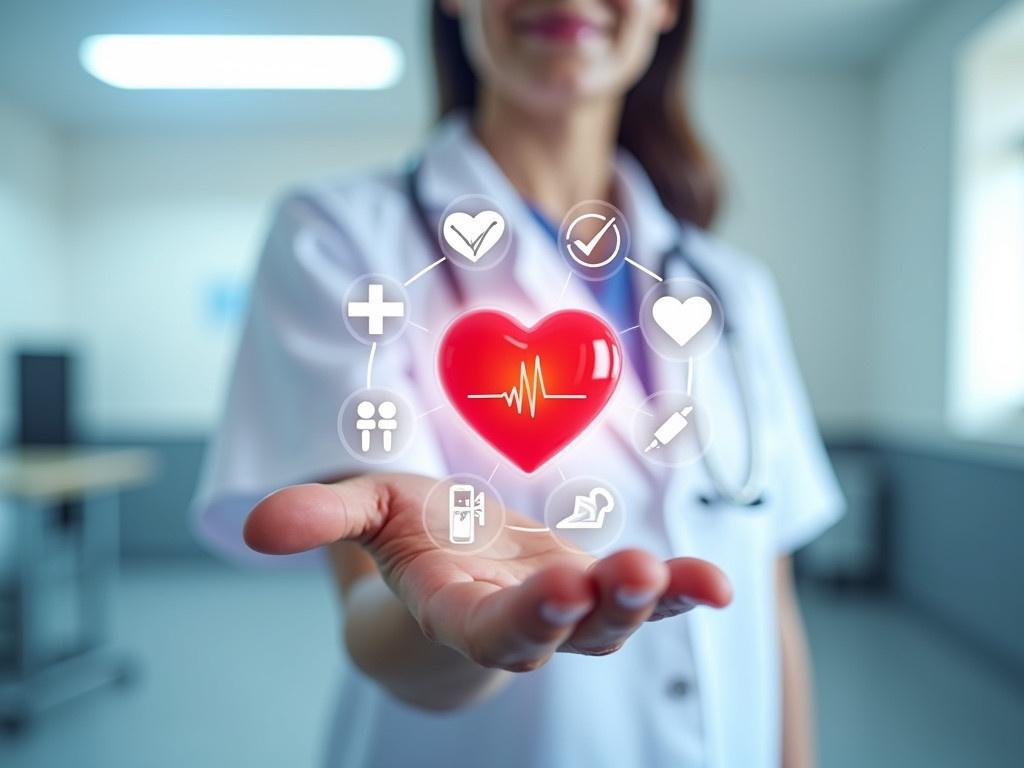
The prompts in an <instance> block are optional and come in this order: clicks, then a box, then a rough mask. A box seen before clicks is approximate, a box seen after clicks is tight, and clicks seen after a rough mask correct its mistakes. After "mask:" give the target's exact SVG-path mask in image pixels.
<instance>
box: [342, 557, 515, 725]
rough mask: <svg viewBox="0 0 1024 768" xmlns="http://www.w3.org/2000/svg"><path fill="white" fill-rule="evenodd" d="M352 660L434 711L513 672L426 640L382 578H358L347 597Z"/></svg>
mask: <svg viewBox="0 0 1024 768" xmlns="http://www.w3.org/2000/svg"><path fill="white" fill-rule="evenodd" d="M345 644H346V646H347V648H348V652H349V655H350V656H351V658H352V661H353V662H354V663H355V664H356V666H358V667H359V669H361V670H362V671H363V672H364V673H365V674H366V675H368V676H369V677H371V678H373V679H374V680H376V681H377V682H378V683H380V684H381V685H382V686H383V687H384V688H386V689H387V690H388V691H390V692H391V693H392V694H393V695H395V696H396V697H397V698H399V699H401V700H403V701H405V702H408V703H409V704H412V705H414V706H418V707H422V708H424V709H432V710H446V709H457V708H459V707H463V706H466V705H469V704H472V703H474V702H476V701H480V700H481V699H484V698H486V697H487V696H489V695H490V694H492V693H494V692H496V691H497V690H498V689H500V688H501V687H502V686H503V685H504V684H505V683H506V682H507V680H508V678H509V677H510V674H511V673H508V672H504V671H502V670H495V669H488V668H485V667H482V666H480V665H478V664H476V663H474V662H472V661H470V660H469V659H467V658H466V657H464V656H463V655H462V654H460V653H458V652H457V651H455V650H452V649H451V648H448V647H446V646H443V645H440V644H438V643H434V642H432V641H430V640H428V639H427V638H426V637H425V636H424V634H423V632H422V631H421V629H420V626H419V624H418V623H417V622H416V620H415V619H414V618H413V617H412V615H411V614H410V613H409V611H408V609H407V608H406V607H405V605H403V604H402V602H401V601H400V600H399V599H398V598H397V597H396V596H395V594H394V593H393V592H392V591H391V590H390V589H389V588H388V587H387V585H386V584H385V583H384V581H383V580H382V579H381V577H380V576H379V575H378V574H376V573H372V574H367V575H365V576H363V577H361V578H360V579H358V580H357V581H356V582H354V583H353V584H352V585H351V586H350V588H349V589H348V591H347V599H346V601H345Z"/></svg>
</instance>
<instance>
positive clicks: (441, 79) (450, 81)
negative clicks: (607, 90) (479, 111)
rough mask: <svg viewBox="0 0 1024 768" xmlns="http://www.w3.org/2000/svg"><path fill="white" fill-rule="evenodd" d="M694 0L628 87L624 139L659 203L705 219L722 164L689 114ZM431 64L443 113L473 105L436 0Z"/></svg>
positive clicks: (448, 20) (450, 27)
mask: <svg viewBox="0 0 1024 768" xmlns="http://www.w3.org/2000/svg"><path fill="white" fill-rule="evenodd" d="M695 2H696V0H679V20H678V22H677V23H676V25H675V26H674V27H672V29H670V30H668V31H667V32H665V33H664V34H662V36H661V38H660V39H659V40H658V47H657V49H656V50H655V52H654V58H653V60H652V61H651V65H650V67H649V68H648V70H647V72H646V73H644V76H643V77H642V78H640V80H639V81H638V82H637V83H636V85H634V86H633V88H632V89H631V90H630V91H629V93H628V94H626V102H625V105H624V108H623V112H622V123H621V125H620V126H619V144H620V145H621V146H622V147H624V148H625V149H627V150H629V152H631V153H632V154H633V155H634V156H635V157H636V159H637V160H639V161H640V164H641V165H642V166H643V167H644V170H645V171H646V172H647V175H648V176H649V177H650V178H651V181H652V182H653V184H654V187H655V189H657V191H658V195H659V196H660V197H661V200H662V203H663V204H664V205H665V207H666V208H668V209H669V210H670V211H672V213H674V214H675V215H676V216H678V217H679V219H680V220H682V221H687V222H690V223H692V224H696V225H697V226H699V227H707V226H708V225H709V224H711V222H712V220H713V219H714V216H715V212H716V211H717V209H718V203H719V196H720V192H721V184H720V178H719V176H718V172H717V169H716V168H715V166H714V163H713V162H712V161H711V158H710V157H709V156H708V154H707V152H706V151H705V149H704V147H703V146H702V145H701V143H700V141H699V140H698V138H697V134H696V132H695V131H694V128H693V125H692V124H691V122H690V116H689V114H688V113H687V110H686V100H685V98H684V96H685V93H684V84H685V71H686V61H687V58H688V54H689V49H690V39H691V37H692V34H691V32H692V29H693V19H694V4H695ZM431 37H432V42H433V52H434V68H435V71H436V75H437V84H438V99H439V107H440V113H441V115H442V116H444V115H447V114H448V113H449V112H452V111H454V110H459V109H472V108H473V107H474V106H475V105H476V98H477V79H476V75H475V74H474V73H473V69H472V67H471V66H470V64H469V60H468V58H467V57H466V52H465V50H463V47H462V40H461V37H460V33H459V21H458V19H456V18H454V17H452V16H450V15H448V14H447V13H445V12H444V11H443V10H442V9H441V4H440V2H439V0H434V4H433V11H432V18H431Z"/></svg>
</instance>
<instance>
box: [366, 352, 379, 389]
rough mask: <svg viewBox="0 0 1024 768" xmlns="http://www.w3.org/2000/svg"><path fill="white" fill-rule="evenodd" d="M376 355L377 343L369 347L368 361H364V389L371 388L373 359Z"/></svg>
mask: <svg viewBox="0 0 1024 768" xmlns="http://www.w3.org/2000/svg"><path fill="white" fill-rule="evenodd" d="M376 354H377V342H376V341H375V342H373V344H371V345H370V359H369V360H367V361H366V388H367V389H370V388H371V387H373V383H372V382H373V358H374V357H375V356H376Z"/></svg>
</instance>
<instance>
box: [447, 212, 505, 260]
mask: <svg viewBox="0 0 1024 768" xmlns="http://www.w3.org/2000/svg"><path fill="white" fill-rule="evenodd" d="M497 224H498V222H496V221H492V222H491V223H490V224H488V225H487V229H485V230H484V231H483V232H481V233H480V234H479V235H477V236H476V239H475V240H470V239H469V238H468V237H466V236H465V235H464V234H462V233H461V232H460V231H459V230H458V229H456V227H455V225H454V224H450V225H449V226H450V227H451V228H452V231H454V232H455V234H456V235H458V236H459V237H461V238H462V242H464V243H465V244H466V245H468V246H469V249H470V250H471V251H473V255H474V256H475V255H476V253H477V251H479V250H480V245H481V243H483V241H484V238H485V237H487V233H488V232H490V231H491V230H492V229H494V227H495V226H497ZM477 258H479V256H478V257H477Z"/></svg>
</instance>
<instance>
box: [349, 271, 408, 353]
mask: <svg viewBox="0 0 1024 768" xmlns="http://www.w3.org/2000/svg"><path fill="white" fill-rule="evenodd" d="M408 307H409V297H408V294H406V292H405V287H404V286H403V285H402V284H401V283H399V282H398V281H396V280H392V279H391V278H390V277H386V276H385V275H363V276H362V277H360V278H359V279H358V280H356V281H355V282H354V283H352V285H350V286H349V288H348V290H347V291H346V292H345V325H346V326H348V330H349V333H351V334H352V335H353V336H355V337H356V338H357V339H359V340H360V341H361V342H363V343H364V344H373V343H375V342H376V343H377V344H387V343H388V342H389V341H394V340H395V339H397V338H398V337H399V336H401V335H402V331H404V330H405V326H406V323H408V321H409V310H408Z"/></svg>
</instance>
